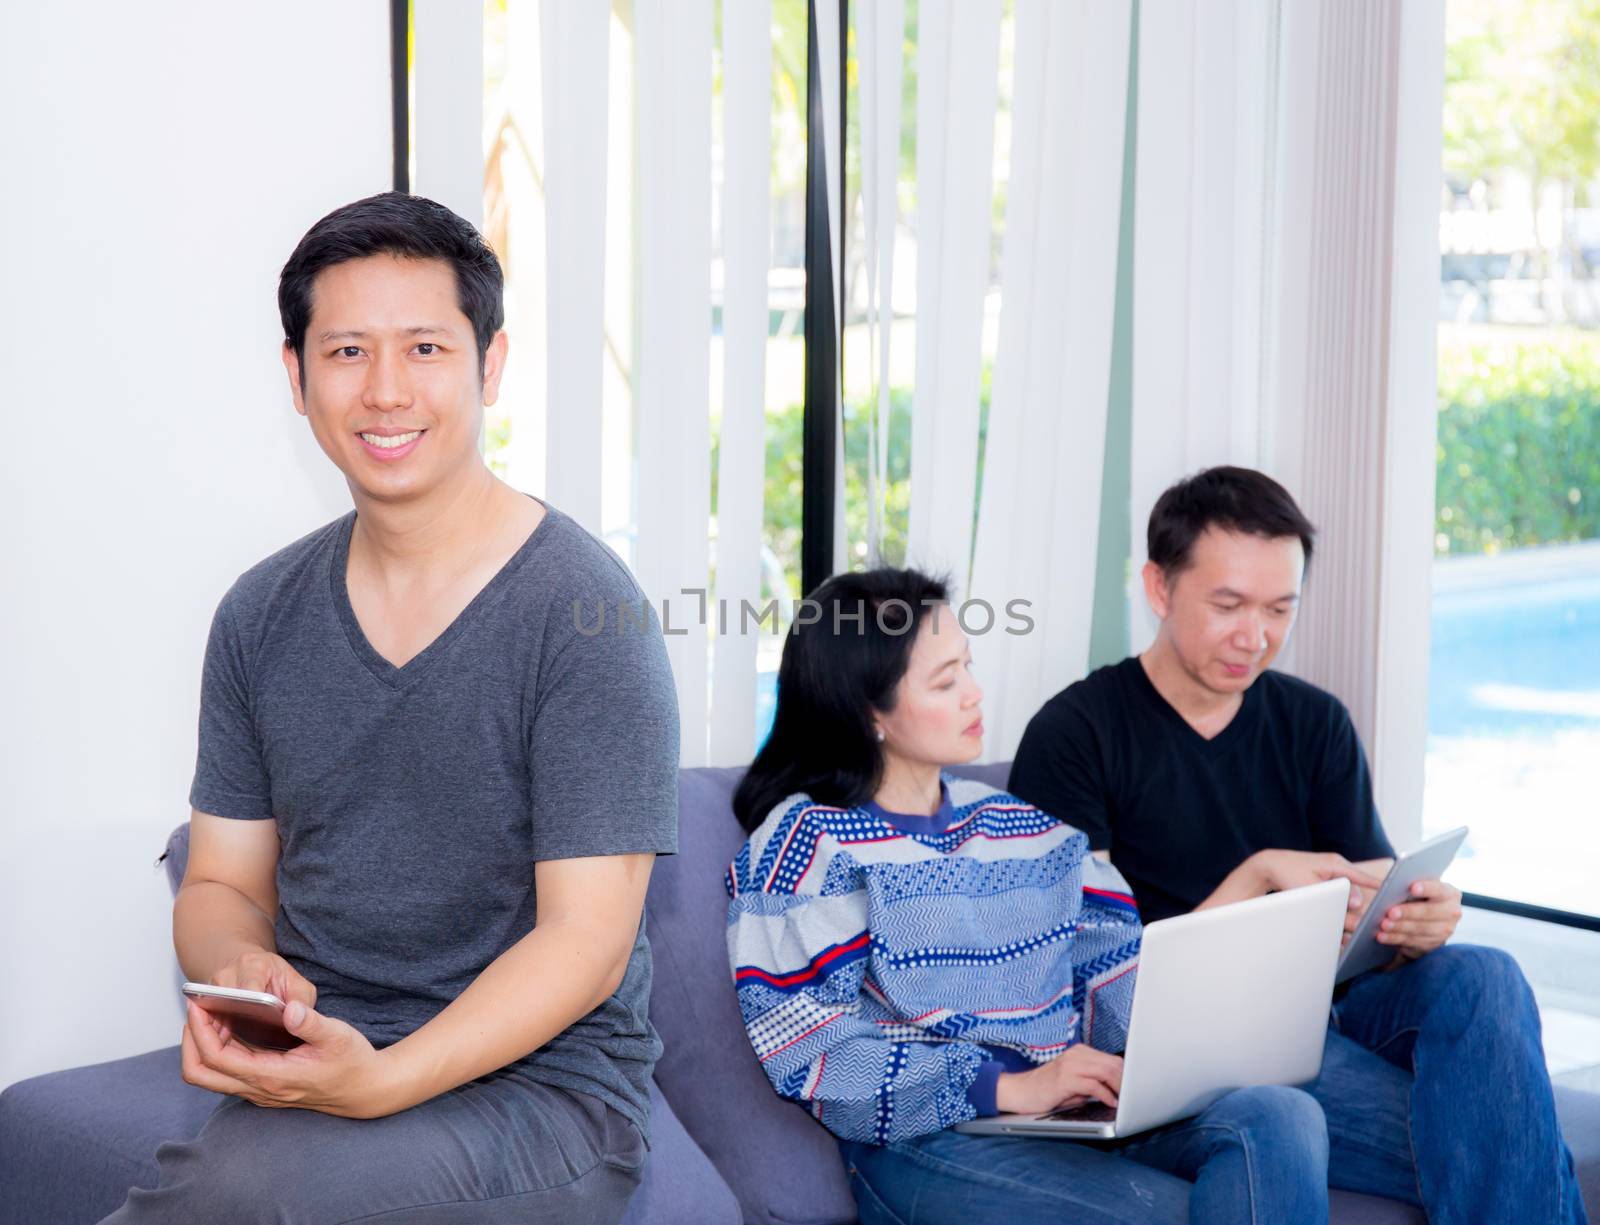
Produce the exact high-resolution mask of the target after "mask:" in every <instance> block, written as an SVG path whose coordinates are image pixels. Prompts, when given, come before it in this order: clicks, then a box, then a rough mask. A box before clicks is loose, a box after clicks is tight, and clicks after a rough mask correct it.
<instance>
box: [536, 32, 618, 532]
mask: <svg viewBox="0 0 1600 1225" xmlns="http://www.w3.org/2000/svg"><path fill="white" fill-rule="evenodd" d="M610 7H611V6H610V5H609V4H604V3H595V0H542V3H541V6H540V24H541V29H540V36H541V37H540V40H539V47H540V53H541V54H540V61H541V63H540V67H541V70H542V75H541V81H542V85H543V102H544V106H543V118H544V199H545V216H546V227H545V252H546V257H545V268H546V275H545V297H546V303H547V306H546V319H547V331H546V338H547V343H546V345H545V362H546V367H545V369H546V386H547V388H548V391H547V394H546V404H547V405H548V406H550V407H549V408H547V410H546V417H545V422H546V424H545V454H546V455H547V456H554V457H556V460H557V462H555V463H547V464H546V468H545V471H546V476H545V490H546V493H547V495H548V497H549V499H550V501H551V502H553V503H554V504H555V505H557V506H559V507H560V508H561V509H562V510H564V511H565V512H566V513H567V514H569V515H571V516H572V517H573V518H574V519H576V520H577V521H578V522H579V523H581V524H583V526H584V527H586V528H588V529H589V531H591V532H593V533H595V534H596V535H598V534H599V533H600V531H601V524H600V454H601V452H600V439H601V428H600V427H601V415H600V411H599V406H600V376H601V371H602V362H603V358H604V351H605V287H606V276H605V271H606V229H605V226H606V158H605V156H604V154H603V150H604V149H605V142H606V126H607V123H606V121H607V113H606V112H607V99H608V85H609V74H608V65H609V63H610V54H609V53H610V27H611V11H610Z"/></svg>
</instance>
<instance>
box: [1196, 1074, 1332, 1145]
mask: <svg viewBox="0 0 1600 1225" xmlns="http://www.w3.org/2000/svg"><path fill="white" fill-rule="evenodd" d="M1216 1109H1217V1112H1218V1115H1219V1117H1218V1119H1217V1121H1218V1122H1221V1123H1226V1124H1227V1125H1229V1126H1231V1127H1233V1128H1234V1129H1235V1130H1237V1131H1239V1132H1241V1133H1245V1134H1248V1135H1250V1136H1251V1137H1253V1138H1259V1139H1261V1140H1264V1141H1267V1142H1269V1143H1272V1144H1273V1145H1275V1146H1276V1145H1284V1144H1290V1145H1292V1146H1293V1147H1294V1148H1295V1149H1297V1150H1299V1151H1302V1152H1305V1153H1308V1154H1309V1155H1311V1156H1313V1157H1315V1156H1316V1155H1317V1154H1324V1155H1325V1154H1326V1153H1327V1151H1328V1121H1327V1119H1326V1118H1324V1117H1323V1113H1322V1107H1321V1106H1320V1105H1319V1104H1318V1103H1317V1099H1316V1098H1314V1097H1312V1096H1311V1095H1310V1094H1309V1093H1307V1092H1306V1091H1305V1090H1304V1089H1292V1088H1289V1087H1288V1086H1287V1085H1258V1086H1256V1087H1255V1088H1251V1089H1237V1090H1235V1091H1234V1092H1232V1093H1230V1094H1228V1096H1227V1097H1225V1098H1223V1099H1222V1101H1221V1102H1219V1103H1218V1104H1217V1108H1216Z"/></svg>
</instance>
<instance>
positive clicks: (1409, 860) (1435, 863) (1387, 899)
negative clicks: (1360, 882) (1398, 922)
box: [1333, 825, 1467, 983]
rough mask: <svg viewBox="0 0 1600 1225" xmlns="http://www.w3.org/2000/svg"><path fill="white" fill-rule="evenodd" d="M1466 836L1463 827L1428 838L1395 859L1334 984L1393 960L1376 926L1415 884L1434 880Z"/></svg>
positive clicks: (1405, 898)
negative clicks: (1380, 939)
mask: <svg viewBox="0 0 1600 1225" xmlns="http://www.w3.org/2000/svg"><path fill="white" fill-rule="evenodd" d="M1466 836H1467V827H1466V826H1465V825H1462V826H1459V827H1457V828H1456V829H1453V830H1451V831H1450V832H1449V833H1447V834H1440V835H1439V836H1438V837H1437V838H1430V839H1428V841H1426V842H1424V843H1423V844H1422V845H1421V846H1419V847H1417V849H1416V850H1414V851H1411V852H1410V853H1408V854H1405V855H1402V856H1400V858H1399V859H1397V860H1395V863H1394V867H1392V868H1390V869H1389V875H1388V876H1386V877H1384V878H1383V884H1382V885H1381V886H1379V888H1378V893H1377V896H1376V897H1375V898H1373V900H1372V905H1370V906H1368V907H1367V910H1366V913H1365V914H1363V915H1362V916H1361V923H1360V924H1359V925H1358V926H1357V927H1356V930H1355V933H1354V934H1353V935H1352V936H1351V937H1350V943H1349V944H1347V945H1346V946H1345V949H1344V953H1343V955H1342V956H1340V958H1339V969H1338V972H1337V973H1336V974H1335V975H1334V979H1333V981H1334V982H1335V983H1342V982H1344V981H1345V980H1346V979H1351V978H1354V977H1355V976H1356V975H1357V974H1365V973H1366V972H1367V971H1368V970H1375V969H1377V968H1378V967H1379V966H1382V965H1387V964H1388V963H1389V962H1390V961H1391V960H1392V959H1393V958H1394V955H1395V952H1396V948H1395V946H1394V945H1392V944H1381V943H1379V941H1378V924H1379V923H1381V922H1382V921H1383V916H1384V915H1385V914H1386V913H1388V911H1389V908H1390V907H1392V906H1394V905H1396V904H1398V903H1401V902H1405V901H1408V900H1409V899H1410V894H1411V886H1412V885H1414V884H1416V882H1417V881H1419V880H1438V879H1439V877H1440V876H1442V875H1443V874H1444V870H1445V869H1446V868H1448V867H1449V866H1450V861H1451V860H1452V859H1454V858H1455V857H1456V851H1457V849H1458V848H1459V847H1460V846H1461V842H1462V840H1463V839H1464V838H1466Z"/></svg>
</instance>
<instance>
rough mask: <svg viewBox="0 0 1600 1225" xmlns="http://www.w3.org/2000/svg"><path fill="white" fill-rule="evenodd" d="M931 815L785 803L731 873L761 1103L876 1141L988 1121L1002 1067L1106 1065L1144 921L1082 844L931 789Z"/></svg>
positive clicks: (985, 798)
mask: <svg viewBox="0 0 1600 1225" xmlns="http://www.w3.org/2000/svg"><path fill="white" fill-rule="evenodd" d="M944 786H945V803H944V805H943V806H942V807H941V810H940V813H939V814H938V815H937V816H935V817H932V818H928V817H922V818H915V817H903V816H897V815H896V814H892V813H887V812H885V811H884V810H883V809H881V808H878V807H877V806H876V805H874V804H868V805H866V806H864V807H860V808H848V809H846V808H831V807H827V806H824V805H820V804H815V803H813V802H812V801H811V799H810V798H809V797H808V796H805V795H794V796H790V797H789V798H788V799H786V800H784V801H783V802H782V803H781V804H779V805H778V806H777V807H776V808H774V809H773V810H772V812H771V813H770V814H769V815H768V816H767V819H766V820H765V821H763V822H762V824H761V826H760V828H759V829H757V830H756V832H755V833H753V834H752V835H751V836H750V838H749V840H748V841H747V842H746V843H745V845H744V847H743V849H742V850H740V852H739V856H738V858H737V859H735V860H734V862H733V866H732V867H731V868H730V869H729V870H728V877H727V888H728V896H729V899H730V900H729V903H728V957H729V960H730V962H731V963H732V966H733V977H734V984H735V986H736V987H737V989H738V993H739V1007H740V1011H741V1012H742V1013H743V1016H744V1024H745V1029H746V1030H747V1031H748V1032H749V1035H750V1041H751V1044H752V1045H753V1046H754V1047H755V1051H756V1055H757V1057H758V1058H759V1059H760V1060H761V1064H762V1067H763V1068H764V1069H765V1070H766V1073H767V1076H768V1078H769V1079H770V1080H771V1081H772V1085H773V1087H774V1088H775V1089H776V1090H777V1091H778V1093H779V1094H781V1095H782V1096H784V1097H787V1098H790V1099H792V1100H794V1101H797V1102H800V1103H802V1104H804V1105H805V1106H807V1108H808V1109H810V1111H811V1113H812V1114H814V1115H815V1116H816V1117H817V1118H818V1119H820V1120H821V1121H822V1123H823V1124H824V1125H825V1126H827V1127H828V1128H829V1130H831V1131H832V1132H833V1133H834V1134H835V1135H838V1136H840V1137H843V1138H844V1139H848V1140H859V1141H864V1142H866V1143H870V1144H888V1143H891V1142H893V1141H895V1140H902V1139H907V1138H909V1137H912V1136H917V1135H922V1134H924V1133H926V1132H931V1131H938V1130H940V1129H941V1128H945V1127H949V1126H950V1125H951V1124H953V1123H959V1122H961V1121H963V1120H965V1119H970V1118H973V1117H975V1116H976V1115H978V1114H980V1113H983V1114H992V1113H994V1093H995V1082H996V1081H997V1080H998V1078H999V1074H1000V1072H1001V1071H1002V1070H1007V1069H1012V1070H1014V1069H1020V1068H1027V1067H1032V1066H1035V1065H1038V1064H1042V1063H1047V1062H1048V1061H1049V1060H1051V1059H1052V1058H1054V1057H1055V1056H1056V1055H1059V1054H1060V1053H1061V1052H1062V1051H1064V1050H1066V1049H1067V1048H1068V1047H1069V1046H1072V1045H1073V1044H1075V1043H1077V1042H1088V1043H1090V1044H1091V1045H1093V1046H1095V1047H1097V1048H1099V1049H1101V1050H1106V1051H1113V1052H1115V1051H1120V1050H1121V1049H1122V1046H1123V1043H1124V1040H1125V1038H1126V1035H1127V1019H1128V1012H1129V1009H1130V1007H1131V1005H1132V1002H1133V984H1134V977H1135V974H1134V971H1135V967H1136V966H1137V963H1138V954H1139V935H1140V930H1141V928H1140V924H1139V915H1138V911H1137V909H1136V908H1135V906H1134V902H1133V898H1132V896H1131V894H1130V893H1129V890H1128V887H1127V885H1126V883H1125V882H1124V881H1123V879H1122V877H1121V876H1120V875H1119V874H1118V873H1117V871H1116V869H1115V868H1113V867H1111V865H1110V864H1107V863H1104V862H1102V861H1101V860H1098V859H1094V858H1093V857H1091V856H1090V854H1089V848H1088V839H1087V838H1085V837H1084V835H1083V834H1082V833H1080V832H1079V831H1078V830H1076V829H1074V828H1072V827H1071V826H1069V825H1064V824H1062V823H1061V822H1059V821H1057V820H1056V819H1055V818H1054V817H1051V816H1049V815H1047V814H1045V813H1043V812H1040V811H1039V810H1038V809H1037V808H1034V807H1033V806H1032V805H1030V804H1025V803H1023V802H1022V801H1021V800H1019V799H1017V798H1016V797H1015V796H1012V795H1009V794H1007V793H1006V792H1004V791H996V790H995V789H994V788H993V787H991V786H989V785H988V784H985V783H979V782H973V781H969V780H965V779H958V778H954V777H951V776H949V775H946V776H945V779H944Z"/></svg>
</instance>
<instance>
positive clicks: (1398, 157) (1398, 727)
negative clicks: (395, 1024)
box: [1273, 0, 1444, 845]
mask: <svg viewBox="0 0 1600 1225" xmlns="http://www.w3.org/2000/svg"><path fill="white" fill-rule="evenodd" d="M1282 45H1283V64H1284V72H1283V77H1282V80H1283V85H1282V89H1281V94H1282V98H1281V108H1282V109H1281V113H1282V115H1283V126H1284V131H1283V143H1282V150H1283V153H1282V158H1281V161H1282V209H1281V214H1280V217H1281V221H1280V228H1279V233H1278V243H1279V246H1278V254H1277V264H1278V268H1279V278H1278V282H1279V284H1278V290H1277V298H1278V301H1279V304H1280V311H1279V312H1278V315H1277V318H1276V322H1277V325H1278V328H1277V332H1276V334H1275V336H1274V347H1275V350H1276V354H1277V361H1276V364H1275V367H1274V384H1273V388H1274V389H1273V394H1274V397H1275V399H1276V402H1277V405H1278V417H1279V420H1280V423H1281V428H1280V429H1279V433H1278V445H1277V448H1276V451H1275V453H1274V458H1275V460H1276V462H1277V463H1278V465H1279V468H1280V470H1281V472H1282V474H1283V476H1284V478H1285V480H1286V482H1287V483H1288V484H1289V487H1290V489H1291V490H1292V491H1293V492H1294V494H1295V496H1296V498H1297V499H1298V500H1299V501H1300V504H1301V505H1302V506H1303V507H1304V508H1305V510H1306V513H1307V514H1308V515H1309V516H1310V517H1311V519H1312V521H1313V522H1314V523H1316V524H1317V525H1318V527H1319V528H1320V535H1319V539H1318V546H1317V554H1316V560H1315V563H1314V564H1313V567H1312V572H1311V576H1310V579H1309V584H1308V587H1307V592H1306V600H1305V605H1304V608H1303V610H1302V612H1301V615H1300V624H1299V626H1298V628H1297V629H1296V630H1295V637H1296V639H1297V645H1296V649H1295V655H1294V660H1293V666H1294V669H1295V671H1296V672H1298V673H1299V674H1300V675H1302V676H1304V677H1306V678H1307V679H1308V680H1311V681H1313V682H1314V683H1316V684H1318V685H1321V686H1323V687H1324V688H1326V689H1329V690H1331V691H1332V692H1333V693H1335V694H1337V695H1338V696H1339V697H1340V698H1342V699H1343V700H1344V702H1345V703H1346V705H1348V706H1349V707H1350V712H1351V715H1352V717H1353V719H1354V720H1355V724H1356V728H1357V730H1358V731H1359V732H1360V733H1361V737H1362V740H1363V741H1364V742H1365V744H1366V746H1367V749H1368V752H1369V753H1370V754H1371V757H1372V764H1373V775H1374V786H1375V789H1376V792H1377V800H1378V806H1379V810H1380V811H1381V812H1383V814H1384V820H1385V824H1386V825H1387V826H1388V829H1389V832H1390V834H1391V836H1392V837H1393V838H1394V840H1395V841H1396V842H1397V843H1399V844H1401V845H1405V844H1408V843H1412V842H1415V841H1416V840H1417V839H1418V838H1419V837H1420V835H1421V809H1422V789H1423V761H1424V754H1425V747H1426V739H1427V719H1428V708H1427V701H1428V699H1427V694H1428V640H1429V617H1430V612H1431V607H1432V586H1431V575H1432V561H1433V544H1432V533H1433V503H1434V463H1435V460H1434V446H1435V428H1436V412H1437V409H1436V406H1435V398H1434V397H1435V382H1434V380H1435V377H1436V357H1435V354H1436V349H1437V341H1436V335H1435V333H1436V328H1437V317H1438V278H1439V265H1438V225H1439V166H1440V164H1441V162H1440V145H1441V141H1442V128H1441V121H1440V116H1441V113H1442V107H1443V90H1444V0H1408V2H1407V3H1406V4H1405V5H1372V6H1367V5H1345V4H1342V3H1338V2H1336V0H1315V2H1310V0H1308V2H1306V3H1303V4H1301V3H1297V4H1294V5H1285V6H1284V20H1283V42H1282Z"/></svg>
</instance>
